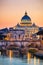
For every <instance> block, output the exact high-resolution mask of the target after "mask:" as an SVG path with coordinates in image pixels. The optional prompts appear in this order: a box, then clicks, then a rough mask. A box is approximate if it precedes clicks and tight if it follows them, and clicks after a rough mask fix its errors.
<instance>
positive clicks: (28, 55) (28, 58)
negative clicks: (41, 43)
mask: <svg viewBox="0 0 43 65" xmlns="http://www.w3.org/2000/svg"><path fill="white" fill-rule="evenodd" d="M27 62H28V63H29V64H30V63H31V54H30V53H28V54H27Z"/></svg>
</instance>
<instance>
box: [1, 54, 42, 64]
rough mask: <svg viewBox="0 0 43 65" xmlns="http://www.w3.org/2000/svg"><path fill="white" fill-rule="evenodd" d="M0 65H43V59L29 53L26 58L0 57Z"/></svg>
mask: <svg viewBox="0 0 43 65" xmlns="http://www.w3.org/2000/svg"><path fill="white" fill-rule="evenodd" d="M0 65H43V59H40V58H36V57H35V56H34V57H32V55H31V54H30V53H27V56H26V57H25V56H24V57H23V58H22V57H11V53H10V56H9V57H6V56H1V55H0Z"/></svg>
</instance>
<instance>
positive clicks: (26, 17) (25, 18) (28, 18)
mask: <svg viewBox="0 0 43 65" xmlns="http://www.w3.org/2000/svg"><path fill="white" fill-rule="evenodd" d="M23 20H27V21H31V18H30V17H29V16H28V15H27V12H25V15H24V16H23V17H22V19H21V21H23Z"/></svg>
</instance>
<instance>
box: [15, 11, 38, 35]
mask: <svg viewBox="0 0 43 65" xmlns="http://www.w3.org/2000/svg"><path fill="white" fill-rule="evenodd" d="M15 29H18V30H25V31H26V30H27V32H28V33H29V34H34V33H36V32H38V31H39V27H38V26H37V25H36V24H35V23H33V24H32V21H31V18H30V17H29V16H28V14H27V12H25V14H24V16H23V17H22V18H21V22H20V24H17V25H16V26H15Z"/></svg>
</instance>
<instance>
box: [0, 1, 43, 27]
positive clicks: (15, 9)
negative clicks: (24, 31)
mask: <svg viewBox="0 0 43 65" xmlns="http://www.w3.org/2000/svg"><path fill="white" fill-rule="evenodd" d="M25 11H27V13H28V15H29V16H30V18H31V20H32V23H36V25H38V26H40V27H43V0H0V28H5V27H8V28H9V27H14V26H15V25H16V24H17V23H20V22H21V18H22V16H24V13H25Z"/></svg>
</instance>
